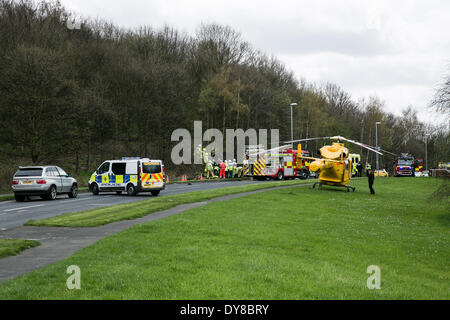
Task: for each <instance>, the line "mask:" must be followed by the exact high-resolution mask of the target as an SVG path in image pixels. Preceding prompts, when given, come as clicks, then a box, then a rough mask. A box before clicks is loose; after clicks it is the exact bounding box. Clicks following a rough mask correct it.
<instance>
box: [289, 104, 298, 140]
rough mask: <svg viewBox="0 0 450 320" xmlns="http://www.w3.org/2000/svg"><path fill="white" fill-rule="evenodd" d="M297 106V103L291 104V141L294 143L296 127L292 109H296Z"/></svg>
mask: <svg viewBox="0 0 450 320" xmlns="http://www.w3.org/2000/svg"><path fill="white" fill-rule="evenodd" d="M296 105H297V103H295V102H294V103H291V104H290V107H291V141H294V126H293V124H292V107H295V106H296ZM291 143H292V145H294V144H293V142H291Z"/></svg>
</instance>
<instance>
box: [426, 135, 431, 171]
mask: <svg viewBox="0 0 450 320" xmlns="http://www.w3.org/2000/svg"><path fill="white" fill-rule="evenodd" d="M429 136H430V134H429V133H427V134H425V171H428V147H427V143H428V137H429Z"/></svg>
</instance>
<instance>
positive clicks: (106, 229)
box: [0, 181, 311, 283]
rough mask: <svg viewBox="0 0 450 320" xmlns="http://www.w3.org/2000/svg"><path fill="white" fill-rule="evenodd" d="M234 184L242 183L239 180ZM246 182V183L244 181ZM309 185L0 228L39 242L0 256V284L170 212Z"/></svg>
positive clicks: (10, 235)
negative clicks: (145, 211) (92, 223)
mask: <svg viewBox="0 0 450 320" xmlns="http://www.w3.org/2000/svg"><path fill="white" fill-rule="evenodd" d="M238 183H239V184H243V182H238ZM246 183H248V182H247V181H246ZM204 184H206V183H202V186H201V187H207V188H208V189H211V188H213V187H214V186H212V185H206V186H203V185H204ZM220 184H222V183H220ZM310 185H311V184H309V183H308V184H300V185H293V186H282V187H275V188H269V189H262V190H257V191H251V192H245V193H239V194H234V195H227V196H223V197H218V198H214V199H211V200H208V201H203V202H196V203H190V204H183V205H179V206H176V207H174V208H171V209H168V210H164V211H160V212H154V213H151V214H149V215H147V216H145V217H142V218H138V219H134V220H123V221H117V222H113V223H110V224H107V225H103V226H99V227H89V228H66V227H31V226H22V227H18V228H13V229H11V230H6V231H1V232H0V239H7V238H16V239H18V238H20V239H29V240H36V241H39V242H40V243H41V245H40V246H38V247H34V248H31V249H27V250H25V251H23V252H22V253H21V254H19V255H16V256H10V257H5V258H2V259H0V283H1V282H3V281H6V280H8V279H11V278H14V277H17V276H20V275H22V274H25V273H28V272H31V271H33V270H37V269H40V268H43V267H45V266H47V265H49V264H52V263H55V262H58V261H60V260H62V259H65V258H67V257H69V256H71V255H73V254H74V253H75V252H76V251H78V250H80V249H82V248H84V247H87V246H89V245H91V244H93V243H95V242H96V241H98V240H100V239H102V238H104V237H106V236H109V235H111V234H114V233H117V232H120V231H123V230H125V229H128V228H130V227H132V226H134V225H136V224H139V223H144V222H150V221H155V220H158V219H162V218H165V217H169V216H172V215H176V214H180V213H182V212H184V211H186V210H189V209H192V208H197V207H200V206H204V205H206V204H208V203H213V202H217V201H224V200H229V199H234V198H239V197H243V196H246V195H250V194H255V193H260V192H265V191H271V190H276V189H282V188H293V187H304V186H310ZM183 187H185V186H183ZM196 187H200V186H196ZM215 187H219V186H215ZM188 190H189V189H188ZM172 191H173V192H175V188H173V190H172ZM86 201H87V200H86ZM54 202H58V201H54ZM35 208H36V207H35ZM30 209H31V208H30Z"/></svg>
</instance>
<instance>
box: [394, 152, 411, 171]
mask: <svg viewBox="0 0 450 320" xmlns="http://www.w3.org/2000/svg"><path fill="white" fill-rule="evenodd" d="M413 167H414V157H413V156H412V155H410V154H407V153H402V154H401V155H399V156H397V157H396V158H395V162H394V177H399V176H408V177H412V176H414V168H413Z"/></svg>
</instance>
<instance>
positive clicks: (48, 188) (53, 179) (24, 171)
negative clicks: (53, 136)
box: [12, 166, 78, 201]
mask: <svg viewBox="0 0 450 320" xmlns="http://www.w3.org/2000/svg"><path fill="white" fill-rule="evenodd" d="M12 190H13V192H14V198H15V199H16V201H24V200H25V198H26V197H27V196H40V197H41V198H42V199H48V200H54V199H56V195H57V194H62V193H65V194H68V195H69V197H70V198H76V197H77V195H78V184H77V180H76V179H74V178H72V176H71V175H70V174H67V173H66V172H65V171H64V170H63V169H61V168H60V167H57V166H33V167H19V170H17V172H16V173H15V174H14V177H13V181H12Z"/></svg>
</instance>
